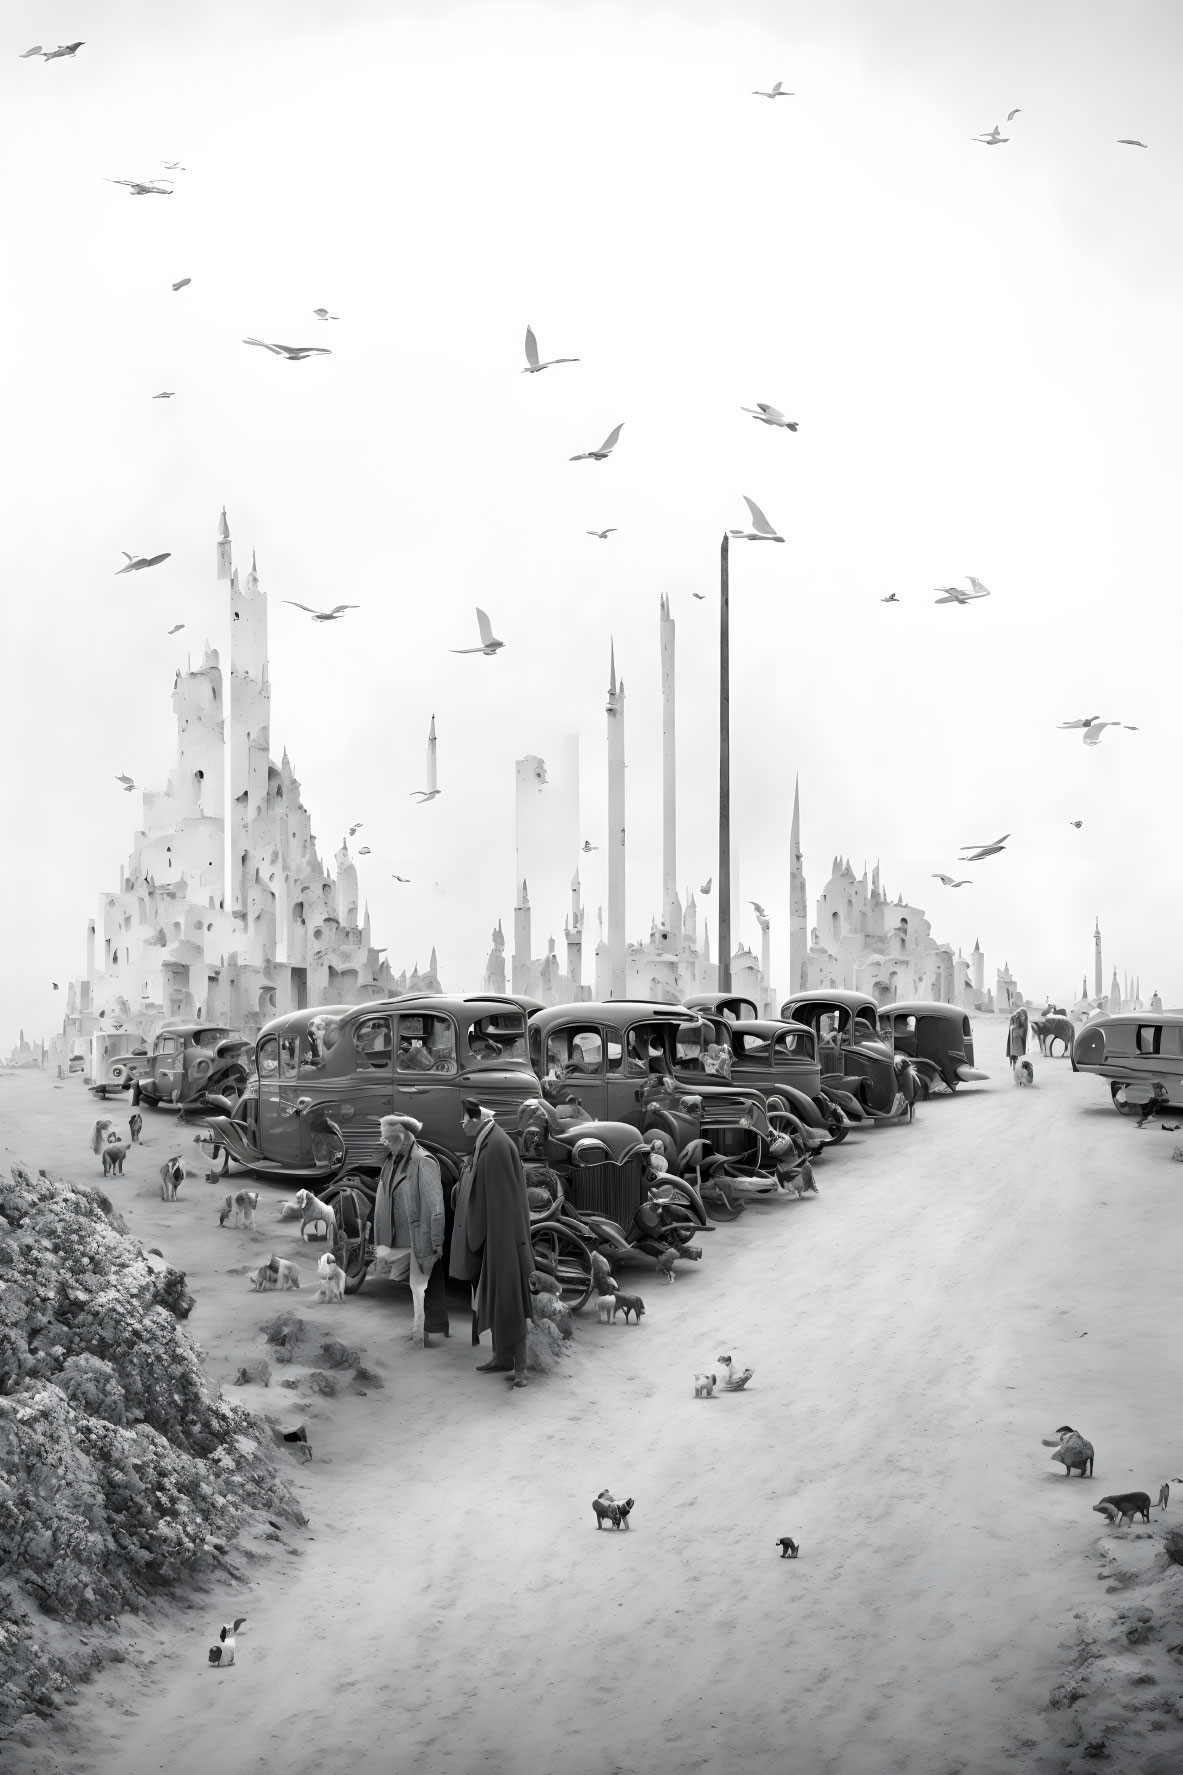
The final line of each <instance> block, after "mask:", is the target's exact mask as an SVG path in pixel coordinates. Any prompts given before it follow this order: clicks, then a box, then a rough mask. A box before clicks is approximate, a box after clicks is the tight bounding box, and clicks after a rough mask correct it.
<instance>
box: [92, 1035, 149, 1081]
mask: <svg viewBox="0 0 1183 1775" xmlns="http://www.w3.org/2000/svg"><path fill="white" fill-rule="evenodd" d="M147 1065H148V1047H147V1044H146V1042H145V1041H144V1040H143V1038H142V1037H141V1036H138V1035H136V1034H135V1033H134V1031H133V1030H130V1029H120V1030H115V1029H100V1030H96V1032H95V1033H94V1035H92V1036H91V1038H90V1071H89V1073H88V1075H87V1079H86V1082H87V1084H88V1085H89V1086H90V1089H91V1090H92V1091H93V1092H94V1094H95V1096H96V1097H105V1096H106V1095H107V1092H108V1091H130V1090H131V1087H132V1082H133V1080H135V1079H136V1078H137V1077H138V1076H139V1074H140V1073H141V1072H142V1071H143V1070H144V1068H145V1067H146V1066H147Z"/></svg>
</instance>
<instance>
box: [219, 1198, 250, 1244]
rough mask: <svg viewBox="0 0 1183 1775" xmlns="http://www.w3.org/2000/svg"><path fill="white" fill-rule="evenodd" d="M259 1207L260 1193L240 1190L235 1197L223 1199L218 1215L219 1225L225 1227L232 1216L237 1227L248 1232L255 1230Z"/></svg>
mask: <svg viewBox="0 0 1183 1775" xmlns="http://www.w3.org/2000/svg"><path fill="white" fill-rule="evenodd" d="M258 1206H259V1192H258V1190H255V1189H240V1190H239V1192H238V1194H237V1195H235V1196H226V1197H224V1198H223V1201H222V1207H221V1210H220V1211H219V1214H218V1225H219V1226H225V1224H226V1222H227V1221H228V1220H229V1218H230V1216H231V1215H232V1214H233V1216H234V1224H235V1226H242V1227H246V1228H247V1230H248V1232H252V1233H253V1232H254V1230H255V1209H256V1208H257V1207H258Z"/></svg>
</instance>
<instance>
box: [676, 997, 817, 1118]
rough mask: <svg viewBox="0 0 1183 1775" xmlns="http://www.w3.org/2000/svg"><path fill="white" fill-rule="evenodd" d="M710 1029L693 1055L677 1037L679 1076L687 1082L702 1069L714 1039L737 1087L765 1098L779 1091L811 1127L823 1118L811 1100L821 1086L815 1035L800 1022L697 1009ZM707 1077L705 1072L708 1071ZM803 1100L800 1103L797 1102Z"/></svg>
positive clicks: (688, 1044) (687, 1043)
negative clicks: (728, 1062)
mask: <svg viewBox="0 0 1183 1775" xmlns="http://www.w3.org/2000/svg"><path fill="white" fill-rule="evenodd" d="M698 1015H699V1017H700V1018H701V1020H702V1022H703V1024H704V1025H705V1027H706V1030H707V1032H708V1034H707V1036H706V1038H705V1039H706V1045H705V1046H704V1047H703V1049H702V1051H701V1053H696V1052H695V1050H694V1044H693V1042H692V1041H691V1040H688V1039H687V1035H688V1033H689V1032H686V1033H685V1034H683V1036H682V1039H681V1040H680V1041H679V1044H678V1046H679V1061H678V1068H677V1070H678V1077H679V1078H680V1079H683V1080H684V1081H685V1082H690V1080H691V1077H692V1075H693V1074H695V1073H697V1074H700V1075H701V1074H702V1073H704V1071H705V1069H706V1067H707V1065H708V1059H707V1052H706V1048H707V1047H708V1046H710V1044H712V1043H714V1044H715V1045H717V1046H719V1047H724V1048H726V1049H727V1050H728V1052H729V1053H730V1055H731V1067H730V1071H729V1072H728V1073H727V1074H725V1075H724V1076H725V1077H727V1078H729V1079H730V1080H731V1082H732V1083H733V1084H736V1085H750V1086H751V1087H752V1088H753V1090H756V1091H759V1092H760V1093H761V1094H762V1095H763V1097H764V1098H765V1100H766V1101H767V1099H768V1097H769V1096H770V1095H775V1094H776V1093H777V1092H783V1093H785V1094H786V1096H787V1098H788V1099H789V1107H790V1108H791V1109H792V1110H793V1111H794V1113H796V1114H798V1115H800V1114H802V1113H803V1112H804V1115H805V1119H806V1120H807V1121H808V1123H809V1125H810V1126H811V1127H814V1126H821V1125H822V1124H823V1121H824V1118H823V1116H822V1114H821V1111H820V1109H819V1107H818V1106H817V1105H815V1104H814V1101H813V1100H814V1098H816V1097H817V1096H818V1094H819V1093H820V1091H821V1086H822V1072H821V1066H820V1064H819V1062H818V1058H817V1038H816V1036H815V1035H814V1033H813V1031H812V1029H809V1028H807V1027H806V1025H805V1024H803V1023H781V1022H778V1021H776V1020H775V1019H772V1020H769V1019H766V1018H755V1017H745V1018H742V1019H736V1020H734V1021H733V1020H732V1019H731V1018H730V1017H728V1016H727V1015H726V1013H724V1012H712V1011H710V1010H707V1009H702V1010H700V1011H699V1012H698ZM708 1076H709V1074H708ZM802 1098H804V1099H805V1102H804V1104H803V1103H802V1102H801V1101H800V1100H801V1099H802Z"/></svg>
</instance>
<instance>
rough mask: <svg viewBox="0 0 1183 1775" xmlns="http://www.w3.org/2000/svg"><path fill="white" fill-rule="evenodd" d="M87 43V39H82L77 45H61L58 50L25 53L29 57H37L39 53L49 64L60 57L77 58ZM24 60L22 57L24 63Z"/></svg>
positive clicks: (28, 51) (31, 50) (27, 51)
mask: <svg viewBox="0 0 1183 1775" xmlns="http://www.w3.org/2000/svg"><path fill="white" fill-rule="evenodd" d="M85 42H86V38H85V37H82V38H80V39H79V41H78V42H77V43H59V44H58V46H57V48H56V49H43V50H40V51H37V50H33V49H30V50H26V52H25V53H26V54H27V55H37V54H38V53H39V54H41V55H43V56H44V57H45V59H46V61H47V62H56V61H57V59H58V57H59V56H63V55H69V56H75V55H77V54H78V51H79V50H80V49H81V48H82V45H83V44H84V43H85ZM24 59H25V58H24V56H22V57H21V60H22V62H23V61H24Z"/></svg>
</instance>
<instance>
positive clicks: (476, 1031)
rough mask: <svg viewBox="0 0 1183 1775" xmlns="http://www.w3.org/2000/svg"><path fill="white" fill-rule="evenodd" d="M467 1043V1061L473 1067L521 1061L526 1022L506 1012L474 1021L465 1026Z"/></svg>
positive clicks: (524, 1048) (524, 1056)
mask: <svg viewBox="0 0 1183 1775" xmlns="http://www.w3.org/2000/svg"><path fill="white" fill-rule="evenodd" d="M467 1044H468V1055H469V1059H470V1060H471V1061H473V1062H474V1063H475V1064H479V1063H480V1062H481V1061H490V1060H493V1061H502V1062H504V1061H506V1060H524V1059H525V1058H526V1019H525V1018H524V1017H522V1016H518V1015H515V1014H514V1013H513V1012H509V1011H497V1012H495V1013H494V1014H493V1015H492V1016H491V1017H477V1018H474V1020H473V1021H472V1022H471V1023H470V1024H469V1026H468V1032H467Z"/></svg>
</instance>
